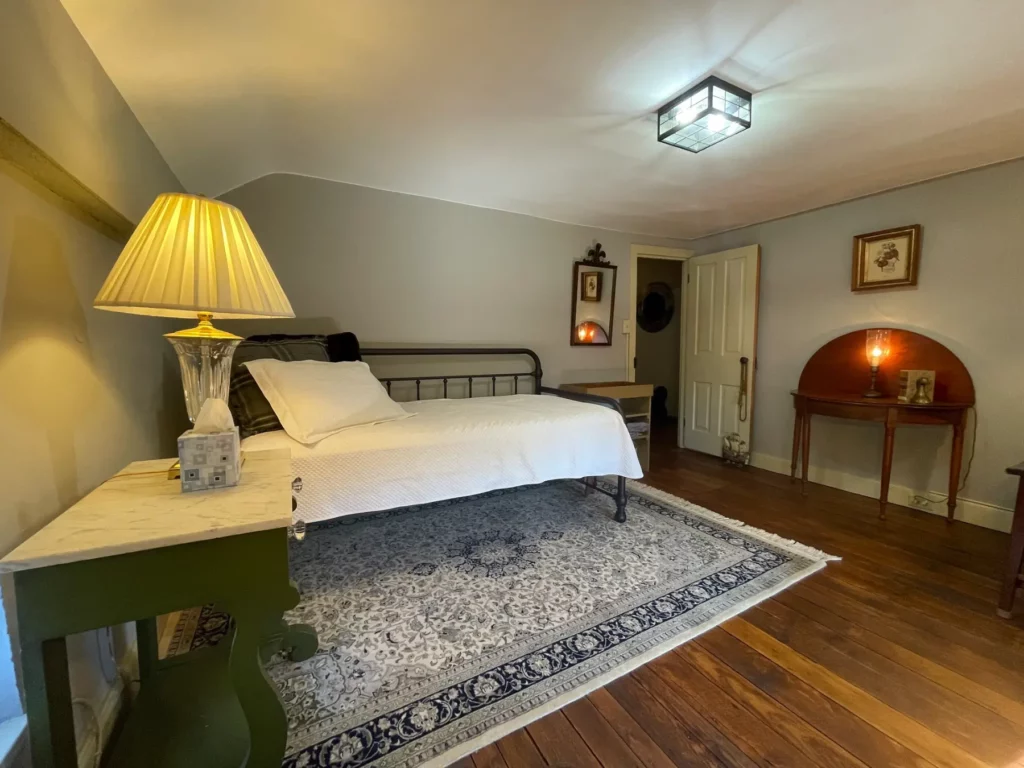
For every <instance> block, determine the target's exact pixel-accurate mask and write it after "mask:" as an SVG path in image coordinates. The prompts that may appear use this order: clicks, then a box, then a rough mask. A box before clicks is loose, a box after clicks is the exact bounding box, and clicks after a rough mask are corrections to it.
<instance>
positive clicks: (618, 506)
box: [615, 475, 626, 523]
mask: <svg viewBox="0 0 1024 768" xmlns="http://www.w3.org/2000/svg"><path fill="white" fill-rule="evenodd" d="M615 522H616V523H624V522H626V478H624V477H622V476H621V475H620V476H619V488H618V490H617V491H616V493H615Z"/></svg>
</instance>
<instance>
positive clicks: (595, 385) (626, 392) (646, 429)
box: [559, 381, 654, 472]
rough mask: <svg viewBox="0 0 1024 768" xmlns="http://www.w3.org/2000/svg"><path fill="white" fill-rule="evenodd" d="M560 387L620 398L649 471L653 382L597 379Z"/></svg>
mask: <svg viewBox="0 0 1024 768" xmlns="http://www.w3.org/2000/svg"><path fill="white" fill-rule="evenodd" d="M559 389H564V390H566V391H568V392H581V393H583V394H585V395H602V396H603V397H611V398H614V399H615V400H618V401H619V405H621V406H622V412H623V414H624V415H625V417H626V427H627V428H628V429H629V432H630V437H632V438H633V445H634V446H636V455H637V458H639V459H640V466H641V467H643V470H644V472H646V471H647V470H648V469H649V468H650V465H651V398H652V397H653V396H654V385H653V384H635V383H633V382H632V381H597V382H592V383H581V384H563V385H562V386H561V387H559Z"/></svg>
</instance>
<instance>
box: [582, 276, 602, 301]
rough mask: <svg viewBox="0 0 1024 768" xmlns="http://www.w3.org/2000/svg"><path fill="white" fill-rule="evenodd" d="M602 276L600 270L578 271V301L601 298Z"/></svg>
mask: <svg viewBox="0 0 1024 768" xmlns="http://www.w3.org/2000/svg"><path fill="white" fill-rule="evenodd" d="M603 277H604V275H603V274H602V273H601V272H596V271H595V272H580V301H600V300H601V287H602V286H601V283H602V282H604V281H603V279H602V278H603Z"/></svg>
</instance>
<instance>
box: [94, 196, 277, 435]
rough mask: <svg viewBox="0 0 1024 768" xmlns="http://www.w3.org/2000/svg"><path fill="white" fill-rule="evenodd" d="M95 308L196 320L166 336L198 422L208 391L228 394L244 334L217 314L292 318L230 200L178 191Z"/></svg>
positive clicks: (140, 230) (141, 233)
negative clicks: (222, 323) (222, 325)
mask: <svg viewBox="0 0 1024 768" xmlns="http://www.w3.org/2000/svg"><path fill="white" fill-rule="evenodd" d="M93 306H94V307H96V308H97V309H106V310H110V311H112V312H128V313H130V314H136V315H159V316H162V317H181V318H189V317H193V318H198V320H199V324H198V325H197V326H196V327H195V328H189V329H187V330H181V331H176V332H174V333H168V334H166V338H167V340H168V341H169V342H170V343H171V345H172V346H173V347H174V350H175V352H177V354H178V362H179V364H180V365H181V378H182V383H183V385H184V388H185V404H186V406H187V408H188V416H189V419H191V420H192V421H193V422H194V421H195V419H196V416H197V415H198V414H199V409H200V407H202V404H203V402H204V401H205V400H206V398H208V397H218V398H221V399H222V400H227V396H228V382H229V378H230V372H231V358H232V357H233V356H234V353H235V347H237V346H238V344H239V343H240V342H241V341H242V339H241V337H239V336H235V335H234V334H232V333H227V332H226V331H221V330H218V329H217V328H214V327H213V324H212V322H211V321H212V320H213V318H214V317H226V318H262V317H295V313H294V312H293V311H292V306H291V304H290V303H289V302H288V297H287V296H285V295H284V291H283V290H282V289H281V284H280V283H278V281H277V277H276V276H275V275H274V271H273V270H272V269H271V268H270V263H269V262H268V261H267V257H266V256H265V255H264V254H263V249H262V248H260V245H259V243H257V242H256V238H255V236H254V235H253V233H252V230H251V229H249V224H248V223H247V222H246V220H245V217H244V216H242V212H241V211H240V210H238V209H237V208H235V207H234V206H233V205H228V204H227V203H222V202H220V201H219V200H211V199H209V198H206V197H199V196H197V195H186V194H179V193H170V194H163V195H160V196H159V197H157V199H156V200H155V201H154V202H153V205H152V206H150V209H149V210H148V211H147V212H146V215H145V216H143V218H142V221H141V222H139V226H138V227H136V228H135V232H133V233H132V236H131V238H130V239H129V240H128V244H127V245H125V247H124V250H123V251H122V252H121V255H120V256H119V257H118V259H117V262H116V263H115V264H114V267H113V269H111V270H110V274H109V275H108V276H107V279H106V281H105V282H104V283H103V287H102V288H100V292H99V294H98V295H97V296H96V300H95V301H94V302H93Z"/></svg>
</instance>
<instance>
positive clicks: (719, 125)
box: [658, 75, 753, 152]
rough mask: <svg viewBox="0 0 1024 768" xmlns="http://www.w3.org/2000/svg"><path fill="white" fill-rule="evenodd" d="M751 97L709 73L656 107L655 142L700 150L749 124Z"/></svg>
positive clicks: (745, 127)
mask: <svg viewBox="0 0 1024 768" xmlns="http://www.w3.org/2000/svg"><path fill="white" fill-rule="evenodd" d="M752 99H753V96H751V94H750V93H749V92H748V91H744V90H743V89H742V88H737V87H736V86H735V85H731V84H729V83H727V82H725V81H724V80H722V79H720V78H717V77H715V76H713V75H712V76H711V77H709V78H707V79H706V80H703V81H702V82H700V83H699V84H698V85H695V86H694V87H693V88H690V89H689V90H688V91H686V93H684V94H683V95H682V96H680V97H679V98H677V99H673V100H672V101H670V102H669V103H668V104H666V105H665V106H663V107H662V108H661V109H659V110H658V141H660V142H663V143H665V144H671V145H672V146H673V147H679V148H680V149H685V150H687V151H689V152H700V151H701V150H704V149H707V148H708V147H710V146H712V145H713V144H717V143H718V142H720V141H722V140H723V139H727V138H729V137H730V136H734V135H735V134H737V133H739V132H740V131H745V130H747V128H749V127H750V116H751V100H752Z"/></svg>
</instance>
